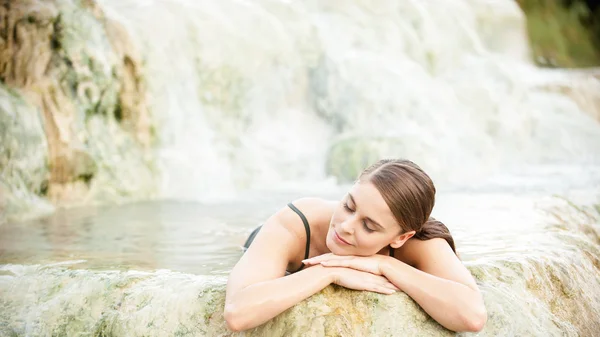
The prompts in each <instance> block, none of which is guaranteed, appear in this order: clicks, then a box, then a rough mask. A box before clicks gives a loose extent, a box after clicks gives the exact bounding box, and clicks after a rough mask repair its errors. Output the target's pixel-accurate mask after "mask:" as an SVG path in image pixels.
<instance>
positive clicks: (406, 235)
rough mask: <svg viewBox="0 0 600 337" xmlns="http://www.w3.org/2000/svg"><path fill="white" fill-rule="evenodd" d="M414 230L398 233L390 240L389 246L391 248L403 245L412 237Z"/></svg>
mask: <svg viewBox="0 0 600 337" xmlns="http://www.w3.org/2000/svg"><path fill="white" fill-rule="evenodd" d="M415 233H416V232H415V231H410V232H406V233H402V234H400V235H398V236H397V237H396V238H394V240H393V241H392V242H390V246H392V248H400V247H402V245H404V243H405V242H406V241H407V240H408V239H410V238H412V237H413V236H414V235H415Z"/></svg>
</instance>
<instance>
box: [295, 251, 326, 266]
mask: <svg viewBox="0 0 600 337" xmlns="http://www.w3.org/2000/svg"><path fill="white" fill-rule="evenodd" d="M331 256H333V254H332V253H327V254H323V255H319V256H315V257H311V258H310V259H305V260H302V263H304V264H311V265H312V264H318V263H320V262H321V261H325V260H327V259H329V258H330V257H331Z"/></svg>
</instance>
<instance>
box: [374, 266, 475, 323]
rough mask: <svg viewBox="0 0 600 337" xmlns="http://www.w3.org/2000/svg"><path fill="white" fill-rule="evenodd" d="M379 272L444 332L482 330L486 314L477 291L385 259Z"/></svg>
mask: <svg viewBox="0 0 600 337" xmlns="http://www.w3.org/2000/svg"><path fill="white" fill-rule="evenodd" d="M381 271H382V273H383V274H384V276H385V277H386V278H387V279H388V280H390V282H392V283H393V284H394V285H396V286H397V287H398V288H400V289H401V290H402V291H403V292H405V293H406V294H407V295H409V296H410V297H411V298H412V299H414V300H415V301H416V302H417V303H418V304H419V305H420V306H421V308H423V310H425V311H426V312H427V313H428V314H429V315H430V316H431V317H432V318H433V319H435V320H436V321H437V322H438V323H440V324H441V325H443V326H444V327H446V328H447V329H450V330H453V331H479V330H481V329H482V328H483V325H484V324H485V322H486V319H487V313H486V311H485V307H484V305H483V300H482V298H481V295H480V293H479V292H478V291H477V290H475V289H471V288H470V287H468V286H466V285H464V284H462V283H458V282H454V281H450V280H446V279H444V278H440V277H437V276H433V275H431V274H428V273H425V272H423V271H421V270H418V269H416V268H414V267H411V266H409V265H408V264H406V263H404V262H401V261H399V260H396V259H386V261H385V262H384V263H382V265H381Z"/></svg>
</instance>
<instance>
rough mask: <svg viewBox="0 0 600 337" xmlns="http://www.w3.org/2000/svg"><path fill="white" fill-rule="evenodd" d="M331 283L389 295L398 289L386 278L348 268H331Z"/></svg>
mask: <svg viewBox="0 0 600 337" xmlns="http://www.w3.org/2000/svg"><path fill="white" fill-rule="evenodd" d="M331 269H332V272H333V283H335V284H337V285H340V286H342V287H344V288H348V289H354V290H367V291H372V292H376V293H380V294H386V295H391V294H393V293H395V292H396V291H399V290H400V289H398V288H397V287H396V286H395V285H393V284H392V283H391V282H390V281H389V280H388V279H387V278H385V277H384V276H380V275H373V274H371V273H368V272H364V271H359V270H355V269H350V268H331Z"/></svg>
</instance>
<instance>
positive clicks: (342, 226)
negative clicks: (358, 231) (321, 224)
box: [339, 217, 354, 235]
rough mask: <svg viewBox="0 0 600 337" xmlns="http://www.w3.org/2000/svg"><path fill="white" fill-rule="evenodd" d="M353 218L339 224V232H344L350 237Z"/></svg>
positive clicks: (352, 231) (352, 230) (352, 229)
mask: <svg viewBox="0 0 600 337" xmlns="http://www.w3.org/2000/svg"><path fill="white" fill-rule="evenodd" d="M353 223H354V217H349V218H347V219H346V220H344V221H343V222H342V223H340V227H339V228H340V230H342V231H343V232H346V233H348V234H350V235H352V234H354V224H353Z"/></svg>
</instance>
